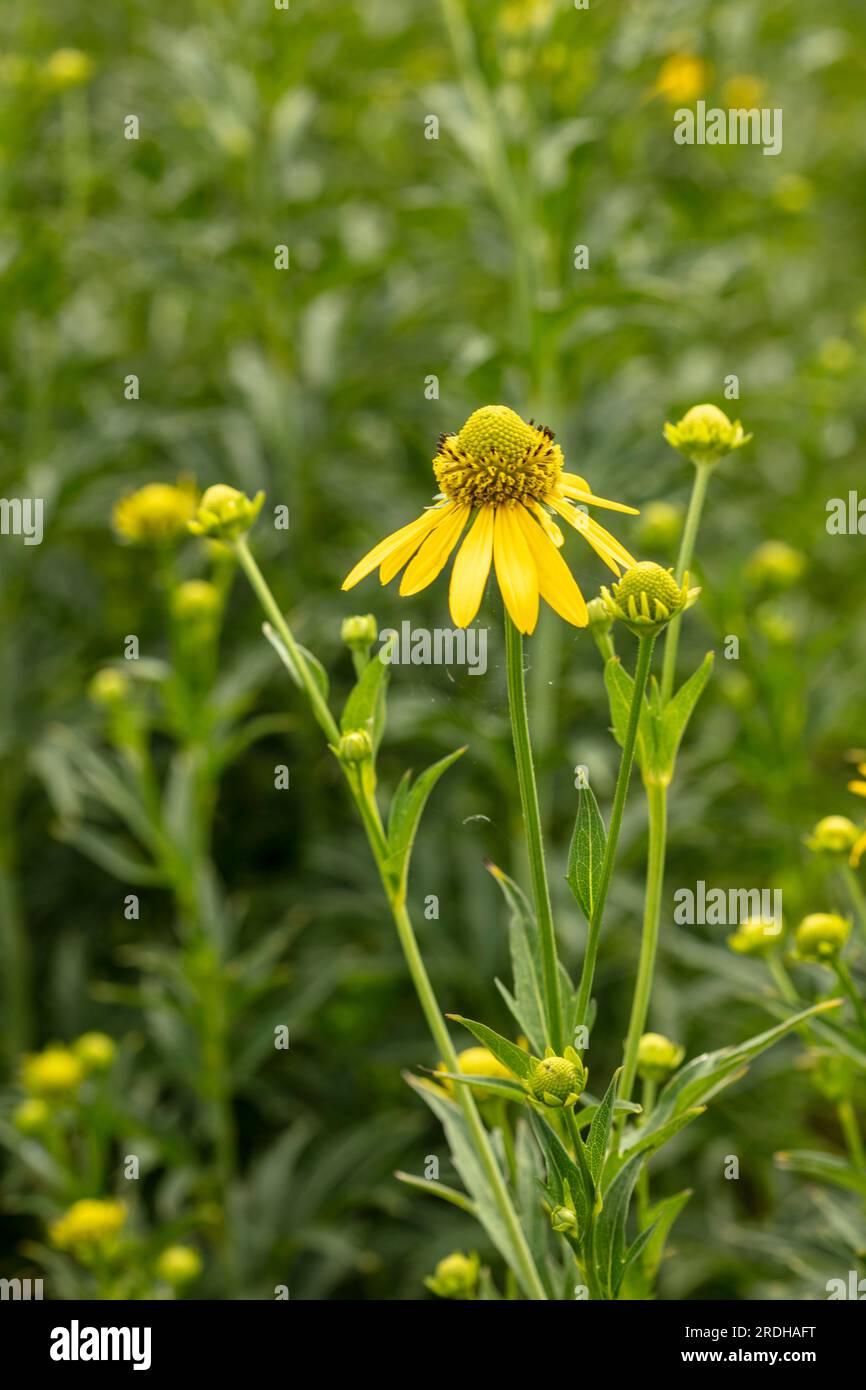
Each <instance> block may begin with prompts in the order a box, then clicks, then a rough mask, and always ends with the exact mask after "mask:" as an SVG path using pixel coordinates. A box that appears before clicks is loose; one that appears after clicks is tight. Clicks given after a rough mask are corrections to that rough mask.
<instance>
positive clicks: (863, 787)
mask: <svg viewBox="0 0 866 1390" xmlns="http://www.w3.org/2000/svg"><path fill="white" fill-rule="evenodd" d="M848 790H849V792H854V794H855V796H866V782H849V783H848Z"/></svg>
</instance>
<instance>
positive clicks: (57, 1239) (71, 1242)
mask: <svg viewBox="0 0 866 1390" xmlns="http://www.w3.org/2000/svg"><path fill="white" fill-rule="evenodd" d="M125 1220H126V1207H125V1206H124V1205H123V1202H115V1201H111V1200H103V1199H101V1198H98V1197H85V1198H83V1199H82V1200H81V1201H80V1202H73V1204H72V1206H71V1207H70V1208H69V1210H68V1211H67V1212H64V1214H63V1216H61V1217H60V1218H59V1220H57V1221H55V1222H54V1223H53V1225H52V1226H51V1228H50V1230H49V1235H50V1237H51V1242H52V1244H53V1245H56V1246H57V1248H58V1250H72V1251H74V1252H76V1253H78V1254H80V1253H82V1252H83V1251H87V1250H95V1249H98V1248H99V1247H105V1246H106V1245H108V1244H110V1243H111V1241H112V1240H113V1238H114V1237H115V1236H116V1235H117V1234H118V1232H119V1231H120V1230H121V1229H122V1228H123V1223H124V1222H125Z"/></svg>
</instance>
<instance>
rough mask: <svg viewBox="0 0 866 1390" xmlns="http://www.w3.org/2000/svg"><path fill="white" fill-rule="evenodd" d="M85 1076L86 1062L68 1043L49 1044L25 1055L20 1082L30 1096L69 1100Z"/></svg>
mask: <svg viewBox="0 0 866 1390" xmlns="http://www.w3.org/2000/svg"><path fill="white" fill-rule="evenodd" d="M83 1080H84V1066H83V1064H82V1062H81V1060H80V1059H79V1058H78V1057H76V1055H75V1053H74V1052H71V1051H70V1050H69V1048H68V1047H46V1048H45V1050H44V1051H43V1052H35V1053H32V1054H31V1055H30V1056H29V1057H25V1058H24V1061H23V1063H22V1066H21V1083H22V1085H23V1087H24V1089H25V1091H28V1092H29V1093H30V1095H31V1096H41V1097H42V1098H43V1099H45V1100H69V1099H71V1098H72V1097H73V1096H74V1095H75V1093H76V1092H77V1090H78V1088H79V1086H80V1085H81V1083H82V1081H83Z"/></svg>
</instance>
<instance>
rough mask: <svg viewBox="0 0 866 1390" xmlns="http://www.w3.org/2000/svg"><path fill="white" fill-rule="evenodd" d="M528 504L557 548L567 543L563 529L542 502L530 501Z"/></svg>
mask: <svg viewBox="0 0 866 1390" xmlns="http://www.w3.org/2000/svg"><path fill="white" fill-rule="evenodd" d="M528 505H529V507H530V510H531V511H532V512H533V513H534V515H535V516H537V517H538V520H539V521H540V522H541V525H542V526H543V527H544V530H545V532H546V533H547V535H548V536H549V537H550V539H551V540H552V541H553V544H554V545H555V546H556V548H557V550H559V548H560V546H562V545H564V544H565V536H564V535H563V534H562V531H561V530H560V528H559V527H558V526H557V524H556V522H555V521H554V519H553V517H552V516H549V515H548V513H547V511H546V509H545V508H544V507H542V505H541V503H540V502H530V503H529V504H528Z"/></svg>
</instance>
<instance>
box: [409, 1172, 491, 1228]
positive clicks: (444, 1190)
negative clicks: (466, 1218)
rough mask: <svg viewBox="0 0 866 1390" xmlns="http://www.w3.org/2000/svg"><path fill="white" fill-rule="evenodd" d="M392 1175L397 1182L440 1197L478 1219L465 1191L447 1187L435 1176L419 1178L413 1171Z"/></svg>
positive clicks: (428, 1194) (431, 1195)
mask: <svg viewBox="0 0 866 1390" xmlns="http://www.w3.org/2000/svg"><path fill="white" fill-rule="evenodd" d="M394 1177H395V1178H396V1179H397V1181H398V1182H402V1183H405V1184H406V1186H407V1187H414V1188H415V1190H416V1192H424V1193H425V1194H426V1195H427V1196H429V1197H441V1198H442V1201H443V1202H450V1203H451V1205H452V1206H453V1207H459V1208H460V1210H461V1211H465V1212H468V1213H469V1215H470V1216H474V1217H475V1219H476V1220H477V1219H478V1212H477V1211H476V1210H475V1204H474V1203H473V1202H472V1200H471V1199H470V1198H469V1197H467V1196H466V1193H465V1192H458V1191H457V1188H456V1187H449V1186H448V1185H447V1183H444V1182H437V1181H436V1179H435V1178H419V1177H416V1176H415V1174H414V1173H403V1172H400V1171H398V1172H396V1173H395V1174H394Z"/></svg>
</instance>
